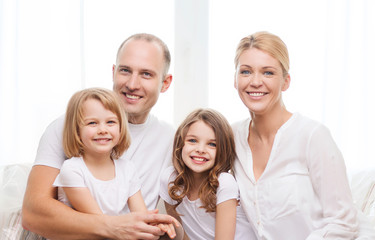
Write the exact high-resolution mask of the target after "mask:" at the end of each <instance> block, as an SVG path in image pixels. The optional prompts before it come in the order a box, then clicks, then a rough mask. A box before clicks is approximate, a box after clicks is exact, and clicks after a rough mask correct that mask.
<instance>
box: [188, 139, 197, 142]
mask: <svg viewBox="0 0 375 240" xmlns="http://www.w3.org/2000/svg"><path fill="white" fill-rule="evenodd" d="M187 141H188V142H191V143H196V142H197V140H195V139H188V140H187Z"/></svg>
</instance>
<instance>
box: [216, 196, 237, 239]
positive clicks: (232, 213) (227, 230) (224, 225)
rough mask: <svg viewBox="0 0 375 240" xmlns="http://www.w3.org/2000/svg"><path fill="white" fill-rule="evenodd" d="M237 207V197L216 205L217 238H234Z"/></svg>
mask: <svg viewBox="0 0 375 240" xmlns="http://www.w3.org/2000/svg"><path fill="white" fill-rule="evenodd" d="M236 207H237V199H230V200H227V201H225V202H222V203H219V204H218V205H217V206H216V223H215V225H216V226H215V240H229V239H234V235H235V232H236V213H237V212H236Z"/></svg>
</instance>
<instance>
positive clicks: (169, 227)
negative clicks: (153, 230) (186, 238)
mask: <svg viewBox="0 0 375 240" xmlns="http://www.w3.org/2000/svg"><path fill="white" fill-rule="evenodd" d="M157 226H158V227H159V228H160V230H162V231H163V232H165V233H166V234H168V236H169V238H171V239H173V238H175V237H176V230H175V228H174V226H173V224H172V223H170V224H163V223H159V224H158V225H157Z"/></svg>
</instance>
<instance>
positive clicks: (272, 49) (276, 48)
mask: <svg viewBox="0 0 375 240" xmlns="http://www.w3.org/2000/svg"><path fill="white" fill-rule="evenodd" d="M250 48H256V49H258V50H261V51H264V52H266V53H268V54H269V55H271V56H272V57H274V58H275V59H276V60H278V61H279V63H280V65H281V68H282V70H283V76H284V77H285V76H287V75H288V73H289V54H288V48H287V47H286V45H285V43H284V42H283V41H282V40H281V39H280V38H279V37H278V36H276V35H274V34H272V33H269V32H256V33H254V34H252V35H249V36H247V37H244V38H242V39H241V41H240V42H239V44H238V46H237V49H236V56H235V58H234V64H235V68H236V69H237V66H238V60H239V58H240V56H241V54H242V53H243V52H244V51H245V50H248V49H250Z"/></svg>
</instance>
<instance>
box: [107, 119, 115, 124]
mask: <svg viewBox="0 0 375 240" xmlns="http://www.w3.org/2000/svg"><path fill="white" fill-rule="evenodd" d="M115 123H116V121H113V120H111V121H108V124H115Z"/></svg>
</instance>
